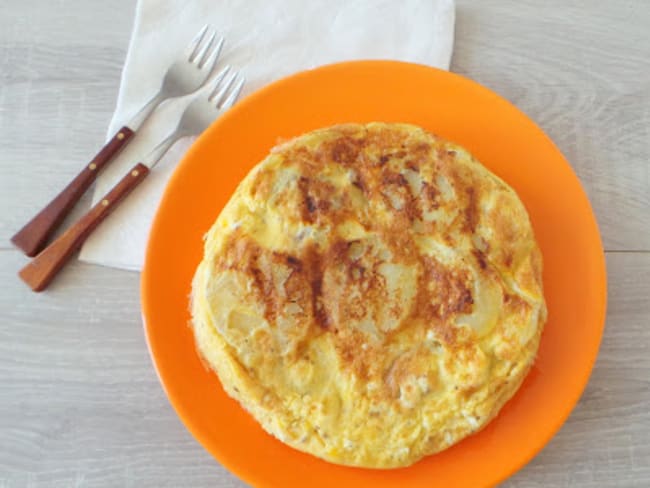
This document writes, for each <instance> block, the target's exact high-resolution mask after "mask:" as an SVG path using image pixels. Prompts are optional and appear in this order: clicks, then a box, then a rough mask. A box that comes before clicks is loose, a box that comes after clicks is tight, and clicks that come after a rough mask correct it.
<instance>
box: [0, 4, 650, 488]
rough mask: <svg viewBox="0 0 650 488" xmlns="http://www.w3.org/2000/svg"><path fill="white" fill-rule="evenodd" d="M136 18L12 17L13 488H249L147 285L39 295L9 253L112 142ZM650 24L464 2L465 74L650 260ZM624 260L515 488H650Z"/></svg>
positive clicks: (635, 258)
mask: <svg viewBox="0 0 650 488" xmlns="http://www.w3.org/2000/svg"><path fill="white" fill-rule="evenodd" d="M133 5H134V3H133V2H132V0H114V1H112V2H102V1H99V0H92V1H89V0H56V1H48V0H21V1H20V2H18V1H15V2H5V3H4V4H3V5H2V14H0V148H2V150H1V151H0V487H3V488H4V487H12V488H13V487H27V486H30V487H52V486H55V487H58V486H61V487H69V486H82V487H96V486H101V487H104V486H105V487H115V486H134V487H148V486H151V487H159V486H173V487H176V486H195V487H203V486H205V487H208V486H210V487H221V488H234V487H243V486H245V485H244V484H243V483H242V482H240V481H239V480H237V479H236V478H235V477H234V476H233V475H231V474H230V473H228V472H227V471H226V470H225V469H224V468H222V467H221V466H219V465H218V464H217V463H216V462H215V461H214V460H213V459H212V458H211V456H210V455H209V454H207V453H206V452H205V451H204V450H203V449H202V448H201V447H200V446H199V445H198V444H197V443H196V442H195V441H194V439H193V438H192V437H191V436H190V435H189V434H188V433H187V431H186V430H185V429H184V427H183V426H182V424H181V423H180V421H179V420H178V418H177V417H176V415H175V414H174V412H173V411H172V409H171V408H170V406H169V404H168V402H167V399H166V398H165V396H164V393H163V392H162V389H161V388H160V386H159V384H158V381H157V379H156V376H155V373H154V371H153V368H152V367H151V364H150V361H149V357H148V353H147V350H146V345H145V342H144V338H143V333H142V328H141V324H140V312H139V300H138V281H139V278H138V275H137V274H134V273H129V272H125V271H118V270H113V269H107V268H99V267H94V266H90V265H84V264H79V263H72V264H71V266H69V268H67V269H65V270H64V271H63V273H62V274H61V276H60V277H59V279H58V280H57V281H56V283H54V284H53V285H52V287H51V289H49V290H48V292H47V293H46V294H44V295H39V296H37V295H35V294H32V293H31V292H30V291H29V290H28V288H27V287H25V286H24V285H23V284H22V283H21V282H20V281H19V280H18V279H17V278H16V277H15V273H16V272H17V271H18V269H20V267H22V266H23V265H24V263H25V262H26V259H25V258H24V257H23V256H21V255H20V254H19V253H18V252H17V251H14V250H8V248H9V244H8V238H9V236H10V235H11V234H12V233H13V232H14V231H16V230H17V229H18V228H20V226H21V225H22V224H23V223H24V222H25V221H26V220H27V218H28V217H30V216H31V215H32V214H33V212H34V211H35V210H36V209H38V208H40V206H41V205H42V204H43V203H44V202H46V201H47V200H48V198H49V197H52V196H53V195H55V194H56V192H57V191H58V190H59V189H60V188H62V187H63V186H64V184H65V183H67V182H68V181H69V180H70V179H71V178H72V176H73V175H74V174H75V172H76V171H77V170H78V166H79V162H80V161H85V160H86V159H87V157H88V156H89V155H92V154H94V151H95V150H96V149H97V148H98V147H99V146H100V145H101V143H102V142H103V140H104V136H105V127H106V125H107V123H108V120H109V118H110V115H111V112H112V110H113V107H114V103H115V97H116V95H117V89H118V85H119V73H120V70H121V66H122V62H123V59H124V55H125V53H126V46H127V43H128V38H129V34H130V29H131V23H132V20H133V17H132V9H133ZM648 25H650V9H648V8H647V2H645V1H644V0H628V1H623V2H605V1H587V0H584V1H578V0H571V1H566V2H565V1H561V0H552V1H549V2H538V1H534V0H526V1H519V2H511V1H507V0H493V1H491V2H473V1H470V0H458V15H457V32H456V49H455V53H454V60H453V66H452V67H453V69H454V70H456V71H458V72H460V73H463V74H466V75H468V76H470V77H472V78H474V79H476V80H477V81H479V82H481V83H483V84H485V85H486V86H488V87H490V88H492V89H494V90H496V91H497V92H499V93H500V94H501V95H503V96H505V97H506V98H508V99H510V100H511V101H513V102H514V103H516V104H517V105H518V106H519V107H520V108H522V109H523V110H524V111H525V112H527V113H528V114H529V115H530V116H531V117H533V118H534V119H535V120H536V121H537V122H538V123H539V124H540V125H541V126H542V128H544V130H546V131H547V133H548V134H549V135H550V136H551V137H552V138H553V140H554V141H555V142H556V143H557V145H558V146H559V147H560V149H561V150H562V151H563V152H564V154H565V155H566V156H567V158H568V160H569V162H570V163H571V164H572V166H573V167H574V169H575V170H576V172H577V174H578V175H579V176H580V178H581V180H582V182H583V184H584V186H585V188H586V190H587V192H588V193H589V195H590V198H591V200H592V202H593V205H594V208H595V211H596V215H597V217H598V220H599V223H600V226H601V232H602V234H603V238H604V242H605V246H606V247H607V248H608V249H610V250H615V249H619V250H646V251H648V250H650V220H649V219H650V213H649V212H648V210H649V209H650V205H649V203H650V201H649V200H648V198H649V196H650V176H649V171H650V170H649V168H650V142H649V141H650V107H649V104H650V85H649V83H650V69H649V63H650V35H649V34H648V30H647V26H648ZM70 132H73V133H75V134H76V137H75V139H74V140H73V141H70V140H69V138H68V137H67V134H69V133H70ZM34 174H36V175H38V177H34V176H33V175H34ZM86 201H88V200H86ZM82 210H83V208H80V209H78V211H77V215H78V214H79V212H81V211H82ZM73 218H74V215H73ZM3 249H4V250H3ZM607 263H608V272H609V294H610V299H609V302H610V304H609V311H608V322H607V327H606V330H605V337H604V340H603V344H602V347H601V351H600V355H599V359H598V362H597V364H596V367H595V370H594V374H593V376H592V378H591V381H590V383H589V385H588V387H587V389H586V391H585V393H584V395H583V397H582V399H581V401H580V403H579V405H578V407H577V408H576V410H575V411H574V413H573V414H572V415H571V417H570V418H569V420H568V422H567V423H566V424H565V426H564V427H563V428H562V429H561V431H560V432H559V433H558V435H557V436H555V438H554V439H553V440H552V441H551V442H550V443H549V445H548V446H547V447H546V448H545V449H544V450H543V451H542V452H541V453H540V454H539V455H538V456H537V457H536V458H535V459H534V460H533V461H531V463H530V464H529V465H528V466H527V467H526V468H524V469H523V470H522V471H520V472H519V473H517V474H516V475H515V476H514V477H513V478H511V479H510V480H509V481H507V482H505V483H504V486H506V487H525V488H542V487H547V486H557V487H578V488H596V487H598V488H600V487H604V488H608V487H612V488H613V487H647V486H650V448H649V447H648V446H649V444H648V439H649V438H650V417H649V415H648V413H647V405H648V404H650V384H649V378H650V359H649V358H650V351H649V348H650V328H648V323H649V322H650V302H649V301H648V300H647V297H648V296H650V253H634V252H632V253H628V252H626V253H610V254H608V256H607Z"/></svg>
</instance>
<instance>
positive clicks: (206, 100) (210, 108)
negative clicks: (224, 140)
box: [18, 67, 244, 291]
mask: <svg viewBox="0 0 650 488" xmlns="http://www.w3.org/2000/svg"><path fill="white" fill-rule="evenodd" d="M229 71H230V68H229V67H225V68H224V69H223V70H222V71H221V72H220V73H219V74H218V75H217V76H216V77H215V81H214V82H213V83H211V88H212V87H214V89H211V90H210V93H209V95H208V96H207V97H204V96H202V95H199V96H198V97H197V98H196V99H195V100H194V101H192V103H190V104H189V105H188V106H187V108H186V109H185V111H184V112H183V115H182V116H181V118H180V120H179V123H178V125H177V126H176V129H174V130H173V131H172V132H171V133H170V134H169V135H168V136H167V137H166V138H165V139H164V140H163V141H162V142H161V143H160V144H158V145H157V146H156V147H155V148H154V149H153V150H152V151H151V152H150V153H149V154H148V155H147V156H145V157H144V158H143V159H142V161H141V162H139V163H137V164H136V165H135V166H133V168H131V170H130V171H129V172H128V173H127V174H126V175H125V176H124V177H123V178H122V179H121V180H120V181H119V182H118V183H117V184H116V185H115V186H114V187H113V188H112V189H111V190H110V191H109V192H108V193H107V194H106V195H105V196H104V198H102V199H101V200H100V201H99V202H98V203H97V204H96V205H95V206H94V207H93V208H91V209H90V210H89V211H88V213H86V214H85V215H84V216H83V217H81V218H80V219H79V220H78V221H77V222H76V223H75V224H73V225H72V226H71V227H70V228H69V229H68V230H66V231H65V233H63V234H62V235H61V236H60V237H59V238H57V239H56V240H55V241H54V242H52V243H51V244H50V245H49V246H47V247H46V248H45V249H44V250H43V251H41V253H40V254H38V256H36V257H35V258H34V259H32V261H31V262H30V263H28V264H27V265H26V266H25V267H24V268H23V269H21V270H20V272H19V273H18V275H19V276H20V278H21V279H22V280H23V281H24V282H25V283H27V284H28V285H29V286H30V287H31V288H32V290H34V291H41V290H43V289H45V287H47V285H48V284H49V283H50V281H51V280H52V279H53V278H54V277H55V276H56V274H57V273H58V271H59V270H60V269H61V268H62V267H63V265H64V264H65V263H66V262H67V261H68V260H69V259H70V257H72V255H73V254H74V252H75V251H76V250H77V249H78V248H79V247H81V245H82V244H83V243H84V241H85V240H86V239H87V238H88V236H89V235H90V234H91V233H92V231H93V230H94V229H95V228H96V227H97V226H98V225H99V224H100V223H101V222H102V221H103V220H104V219H105V218H106V217H107V216H108V215H109V214H110V213H111V212H112V211H113V210H114V209H115V208H116V207H117V205H119V203H120V202H121V201H122V200H123V199H124V197H126V196H127V195H128V194H129V193H130V192H131V191H132V190H133V189H134V188H135V187H136V186H137V185H138V184H139V183H140V182H142V180H144V179H145V177H146V176H147V175H148V174H149V171H150V170H151V168H153V167H154V166H155V165H156V163H158V161H160V159H161V158H162V157H163V156H164V155H165V153H166V152H167V151H168V150H169V148H170V147H171V146H172V145H173V144H174V143H175V142H176V141H178V140H179V139H181V138H183V137H187V136H191V135H195V134H200V133H201V132H203V131H204V130H205V129H206V128H207V127H208V126H209V125H210V124H211V123H212V121H213V120H214V119H215V118H216V117H219V116H220V115H221V114H222V113H223V112H225V111H226V110H227V109H228V108H230V107H231V106H232V105H233V104H234V103H235V101H236V100H237V97H238V96H239V93H240V91H241V89H242V87H243V85H244V78H243V77H241V76H240V75H239V74H238V73H237V72H234V73H233V74H232V75H231V76H229V77H228V79H227V80H226V81H224V79H225V78H226V75H227V74H228V72H229ZM222 82H223V83H222Z"/></svg>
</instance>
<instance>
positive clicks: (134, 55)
mask: <svg viewBox="0 0 650 488" xmlns="http://www.w3.org/2000/svg"><path fill="white" fill-rule="evenodd" d="M206 23H208V24H210V25H211V26H213V27H214V28H216V29H217V30H218V31H219V32H220V33H221V34H222V35H224V36H225V38H226V43H225V45H224V49H223V51H222V55H221V61H220V64H221V65H222V66H223V65H224V64H230V65H232V66H233V67H234V68H239V69H241V71H242V73H243V74H244V75H245V77H246V79H247V83H246V86H245V87H244V91H243V92H242V96H245V95H246V94H247V93H250V92H251V91H254V90H257V89H258V88H260V87H261V86H263V85H265V84H267V83H269V82H271V81H273V80H276V79H278V78H281V77H283V76H286V75H289V74H291V73H293V72H296V71H299V70H304V69H308V68H313V67H316V66H319V65H322V64H327V63H332V62H337V61H345V60H352V59H397V60H402V61H412V62H416V63H422V64H427V65H430V66H436V67H439V68H443V69H448V68H449V62H450V58H451V52H452V47H453V38H454V0H400V1H396V0H368V1H353V0H310V1H306V0H221V1H214V0H140V1H139V2H138V5H137V8H136V18H135V25H134V29H133V35H132V38H131V43H130V46H129V50H128V54H127V57H126V63H125V66H124V71H123V73H122V82H121V86H120V92H119V96H118V99H117V108H116V109H115V114H114V116H113V120H112V121H111V124H110V127H109V130H108V137H112V136H113V134H114V133H115V132H116V131H117V130H118V129H119V127H121V126H122V125H124V124H125V123H126V122H128V120H129V118H130V117H131V116H132V115H133V114H134V113H135V112H137V110H138V109H139V108H140V107H141V106H142V105H143V104H144V103H145V102H146V101H147V100H148V99H149V98H150V97H151V96H152V95H153V94H154V93H155V91H156V90H157V89H158V87H159V86H160V82H161V79H162V76H163V74H164V73H165V70H166V69H167V67H168V66H169V65H170V64H171V63H172V62H173V61H174V60H175V58H176V57H177V56H178V55H179V53H180V52H182V51H183V49H184V48H185V46H186V45H187V44H188V43H189V41H190V40H191V39H192V38H193V37H194V35H195V33H196V32H198V31H199V29H200V28H201V27H202V26H203V25H204V24H206ZM188 100H189V98H187V97H186V98H184V99H180V100H176V101H173V102H171V103H167V104H165V105H163V106H161V107H160V108H159V110H158V111H156V112H155V113H154V116H153V118H152V119H150V121H149V123H148V124H146V125H145V126H144V127H143V128H142V129H141V130H140V132H139V133H138V134H137V136H136V138H134V140H133V141H131V143H130V144H129V145H128V146H127V148H126V149H125V150H124V151H123V152H122V153H121V154H120V155H119V156H118V157H117V158H116V159H115V160H114V161H113V162H112V163H110V165H109V166H108V168H106V169H105V170H104V171H103V172H102V174H101V175H100V176H99V178H98V181H97V185H96V188H95V193H94V196H93V202H94V203H95V202H97V201H98V200H99V199H101V197H102V196H103V195H104V194H105V193H106V192H107V191H108V190H109V189H110V188H111V187H112V186H113V185H114V184H115V183H116V182H117V181H118V180H119V178H121V177H122V175H124V174H125V172H126V171H127V170H128V169H129V168H131V166H133V165H134V164H135V163H136V162H137V161H138V160H139V158H141V157H142V156H144V155H145V154H146V153H147V152H148V151H149V150H150V149H151V148H152V147H153V146H154V145H155V144H156V142H157V141H160V140H162V138H163V137H164V136H165V135H166V134H167V133H168V132H169V131H170V130H171V129H173V127H174V125H175V122H176V121H177V120H178V117H179V115H180V113H181V112H182V110H183V108H184V107H185V105H186V104H187V103H188ZM191 143H192V141H191V140H182V141H179V142H178V143H177V144H176V145H175V146H174V147H173V148H172V149H171V150H170V152H168V153H167V155H166V156H165V157H164V158H163V160H162V161H161V162H160V163H159V164H158V165H157V166H156V167H155V169H154V170H153V171H152V172H151V174H150V175H149V176H148V178H147V179H146V180H145V181H144V182H143V183H142V184H141V185H140V186H139V187H138V188H136V189H135V190H134V192H133V193H132V194H131V195H130V196H129V197H128V198H127V199H126V200H124V201H123V202H122V204H121V205H120V206H119V207H118V208H117V209H116V210H115V212H114V213H113V215H111V216H110V217H109V218H108V219H106V220H105V221H104V223H103V224H102V225H101V226H100V227H99V228H98V229H97V230H95V232H94V233H93V234H92V235H91V237H90V238H89V239H88V241H87V242H86V244H85V245H84V247H83V249H82V251H81V255H80V259H81V260H82V261H87V262H92V263H97V264H102V265H106V266H114V267H118V268H126V269H134V270H139V269H141V268H142V265H143V261H144V253H145V247H146V242H147V236H148V232H149V227H150V223H151V220H152V219H153V216H154V214H155V211H156V208H157V206H158V202H159V201H160V197H161V195H162V192H163V190H164V186H165V183H166V181H167V179H168V177H169V176H170V174H171V172H172V171H173V169H174V166H175V163H176V162H178V161H179V160H180V158H181V157H182V155H183V154H184V153H185V151H186V150H187V148H188V147H189V146H190V144H191Z"/></svg>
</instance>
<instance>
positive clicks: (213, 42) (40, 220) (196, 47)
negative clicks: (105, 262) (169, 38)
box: [11, 25, 224, 257]
mask: <svg viewBox="0 0 650 488" xmlns="http://www.w3.org/2000/svg"><path fill="white" fill-rule="evenodd" d="M209 30H211V29H210V28H209V26H207V25H206V26H205V27H203V29H201V31H200V32H199V33H198V34H197V35H196V37H195V38H194V39H193V41H192V42H191V43H190V45H189V46H188V47H187V49H186V50H185V52H184V53H183V55H182V56H181V57H180V58H179V59H178V60H177V61H176V62H175V63H173V64H172V65H171V66H170V67H169V68H168V69H167V72H166V73H165V76H164V78H163V81H162V84H161V87H160V89H159V90H158V92H157V93H156V94H155V95H154V96H153V97H152V98H151V99H150V100H149V101H148V102H147V103H146V104H145V105H144V106H143V107H142V108H141V109H140V110H139V111H138V112H137V113H136V114H135V115H134V116H133V117H132V118H131V120H130V121H129V122H128V123H127V124H126V125H125V126H123V127H122V128H121V129H120V130H118V131H117V133H116V134H115V135H114V136H113V137H112V138H111V139H110V140H109V141H108V142H107V143H106V145H105V146H104V147H103V148H102V149H101V150H100V151H99V152H98V153H97V155H96V156H95V157H94V158H93V159H92V160H91V161H90V163H89V164H88V165H86V166H85V167H84V168H83V169H82V170H81V172H80V173H79V174H78V175H77V176H76V177H75V178H74V179H73V180H72V181H71V182H70V183H69V184H68V186H66V187H65V188H64V189H63V190H62V191H61V192H60V193H59V194H58V195H57V196H56V197H54V199H53V200H52V201H51V202H50V203H48V204H47V205H46V206H45V208H43V209H42V210H41V211H40V212H39V213H38V214H36V216H34V217H33V218H32V219H31V220H30V221H29V222H28V223H27V224H26V225H25V226H24V227H23V228H22V229H20V230H19V231H18V232H17V233H16V234H15V235H14V236H13V237H12V238H11V242H12V243H13V244H14V245H15V246H16V247H18V248H19V249H20V250H22V251H23V252H24V253H25V254H26V255H27V256H30V257H31V256H35V255H36V253H38V252H39V251H40V250H41V249H42V248H43V247H44V246H45V244H46V242H47V240H48V238H49V237H50V236H51V235H52V233H53V232H54V231H55V230H56V229H57V227H58V226H59V225H60V224H61V222H62V221H63V219H64V217H65V216H66V215H67V214H68V213H69V212H70V210H71V209H72V207H73V206H74V204H75V203H77V202H78V201H79V199H80V198H81V196H82V195H83V194H84V193H85V191H86V190H87V189H88V187H89V186H90V185H91V184H92V183H93V181H95V179H96V178H97V174H98V173H99V171H100V170H101V169H103V168H104V167H105V166H106V165H107V164H108V162H109V161H111V160H112V159H113V157H114V156H116V155H117V154H118V153H119V152H120V151H121V150H122V149H124V147H125V146H126V145H127V143H128V142H129V141H130V140H131V139H132V138H133V136H134V134H135V133H136V131H137V130H138V129H140V127H141V126H142V124H144V122H145V121H146V120H147V119H148V118H149V116H150V115H151V114H152V113H153V111H154V110H155V109H156V107H158V105H160V104H161V103H162V102H164V101H165V100H167V99H169V98H176V97H180V96H183V95H187V94H190V93H192V92H194V91H196V90H198V89H199V88H200V87H201V86H202V85H203V84H204V83H205V82H206V81H207V80H208V78H209V75H210V74H211V73H212V72H213V71H214V67H215V65H216V62H217V59H218V57H219V54H220V52H221V48H222V46H223V42H224V39H223V37H219V38H218V39H217V34H216V32H212V33H211V34H209V33H208V31H209Z"/></svg>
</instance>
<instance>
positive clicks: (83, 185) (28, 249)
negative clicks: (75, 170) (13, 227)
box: [11, 126, 134, 257]
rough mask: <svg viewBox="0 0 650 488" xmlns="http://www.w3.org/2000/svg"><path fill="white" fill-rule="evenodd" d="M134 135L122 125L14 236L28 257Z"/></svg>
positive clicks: (45, 239)
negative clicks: (73, 177) (59, 191)
mask: <svg viewBox="0 0 650 488" xmlns="http://www.w3.org/2000/svg"><path fill="white" fill-rule="evenodd" d="M133 134H134V132H133V131H132V130H131V129H129V128H128V127H126V126H124V127H122V128H121V129H120V130H119V131H118V132H117V134H115V135H114V136H113V138H112V139H111V140H110V141H108V142H107V143H106V145H105V146H104V147H103V148H102V149H101V150H100V151H99V152H98V153H97V155H96V156H95V157H94V158H93V160H92V161H91V162H90V163H89V164H88V165H87V166H86V167H85V168H84V169H82V170H81V172H80V173H79V174H78V175H77V176H76V177H75V179H74V180H72V181H71V182H70V184H68V186H66V187H65V188H64V189H63V190H62V191H61V193H59V194H58V195H57V196H56V197H54V199H53V200H52V201H51V202H50V203H48V204H47V206H46V207H45V208H44V209H43V210H41V211H40V212H39V213H38V214H36V216H35V217H34V218H33V219H32V220H30V221H29V222H28V223H27V224H26V225H25V226H24V227H23V228H22V229H20V230H19V231H18V232H17V233H16V235H14V236H13V237H12V238H11V242H13V244H14V245H15V246H16V247H17V248H19V249H21V250H22V251H23V252H24V253H25V254H27V255H28V256H30V257H31V256H35V255H36V254H37V253H38V252H39V251H40V250H41V249H42V248H43V247H44V246H45V243H46V242H47V239H48V238H49V237H50V236H51V235H52V233H53V232H54V231H55V230H56V229H57V227H58V226H59V225H60V224H61V221H63V219H64V217H65V216H66V215H67V214H68V213H69V212H70V210H71V209H72V207H73V206H74V204H75V203H77V202H78V201H79V199H80V198H81V196H82V195H83V194H84V193H85V191H86V190H87V189H88V187H89V186H90V185H91V184H92V182H93V181H95V179H96V178H97V174H98V173H99V171H100V170H101V169H102V168H104V166H106V164H107V163H108V162H109V161H110V160H111V159H113V157H114V156H115V155H116V154H117V153H119V152H120V151H121V150H122V149H123V148H124V146H126V144H127V142H129V140H130V139H131V138H132V137H133Z"/></svg>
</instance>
